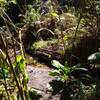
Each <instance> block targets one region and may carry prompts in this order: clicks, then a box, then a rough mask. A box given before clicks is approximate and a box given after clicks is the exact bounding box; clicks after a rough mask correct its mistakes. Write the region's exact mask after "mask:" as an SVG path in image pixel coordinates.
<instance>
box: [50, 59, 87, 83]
mask: <svg viewBox="0 0 100 100" xmlns="http://www.w3.org/2000/svg"><path fill="white" fill-rule="evenodd" d="M51 63H52V65H53V66H54V67H55V68H56V69H54V70H53V71H50V72H49V75H50V76H53V77H56V78H57V80H61V81H63V82H65V81H67V80H68V79H70V78H71V75H72V74H71V73H72V72H73V71H75V70H82V71H88V69H86V68H83V67H82V66H81V64H77V65H75V66H73V67H70V66H69V65H68V62H67V61H66V62H65V64H64V65H62V64H61V63H60V62H59V61H56V60H52V62H51Z"/></svg>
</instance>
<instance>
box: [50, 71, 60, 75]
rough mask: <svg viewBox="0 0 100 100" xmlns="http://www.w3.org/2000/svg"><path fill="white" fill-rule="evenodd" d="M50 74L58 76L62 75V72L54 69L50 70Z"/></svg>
mask: <svg viewBox="0 0 100 100" xmlns="http://www.w3.org/2000/svg"><path fill="white" fill-rule="evenodd" d="M49 75H50V76H57V75H60V72H59V71H58V70H53V71H50V72H49Z"/></svg>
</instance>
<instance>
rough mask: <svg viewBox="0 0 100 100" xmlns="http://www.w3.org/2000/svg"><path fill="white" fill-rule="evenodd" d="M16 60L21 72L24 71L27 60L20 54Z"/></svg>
mask: <svg viewBox="0 0 100 100" xmlns="http://www.w3.org/2000/svg"><path fill="white" fill-rule="evenodd" d="M16 61H17V66H16V67H18V68H19V70H20V71H21V72H24V67H25V60H24V59H23V58H22V56H20V55H19V56H17V58H16Z"/></svg>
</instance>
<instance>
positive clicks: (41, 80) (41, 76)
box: [27, 64, 60, 100]
mask: <svg viewBox="0 0 100 100" xmlns="http://www.w3.org/2000/svg"><path fill="white" fill-rule="evenodd" d="M51 70H52V69H51V68H49V67H48V66H46V65H42V64H40V65H38V66H36V65H27V72H28V74H29V83H28V87H30V88H34V89H36V90H38V91H40V94H41V95H42V98H40V100H60V99H59V98H60V95H59V94H56V95H52V91H49V90H48V88H49V87H48V86H49V82H51V81H52V80H53V79H54V78H52V77H50V76H49V75H48V72H49V71H51Z"/></svg>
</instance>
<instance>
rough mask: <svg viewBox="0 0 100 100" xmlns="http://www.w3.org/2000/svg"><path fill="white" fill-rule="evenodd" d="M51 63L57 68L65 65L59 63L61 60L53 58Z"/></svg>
mask: <svg viewBox="0 0 100 100" xmlns="http://www.w3.org/2000/svg"><path fill="white" fill-rule="evenodd" d="M51 64H52V65H53V66H54V67H56V68H58V69H59V68H63V67H64V66H63V65H62V64H60V63H59V61H56V60H52V61H51Z"/></svg>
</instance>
